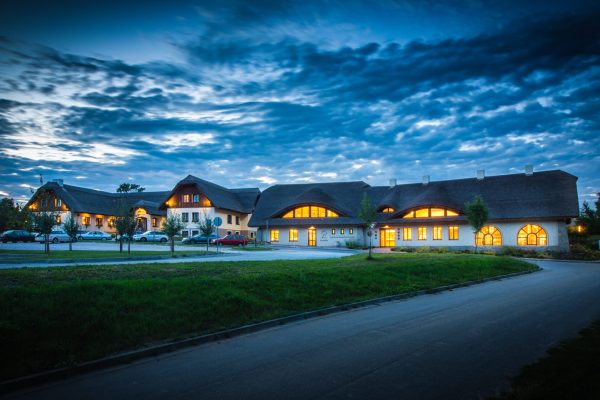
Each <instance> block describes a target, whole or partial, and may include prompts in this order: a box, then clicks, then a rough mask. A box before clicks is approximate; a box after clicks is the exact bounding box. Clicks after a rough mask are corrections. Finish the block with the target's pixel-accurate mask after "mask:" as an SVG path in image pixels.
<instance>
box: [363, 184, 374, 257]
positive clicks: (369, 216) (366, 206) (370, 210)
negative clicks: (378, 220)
mask: <svg viewBox="0 0 600 400" xmlns="http://www.w3.org/2000/svg"><path fill="white" fill-rule="evenodd" d="M376 216H377V210H376V209H375V207H374V206H373V203H371V198H370V197H369V195H367V194H366V193H365V194H364V195H363V198H362V200H361V202H360V211H359V212H358V218H360V220H361V221H362V222H363V224H365V231H366V232H367V235H368V236H369V256H368V258H369V259H370V258H372V247H373V246H372V240H371V236H372V232H371V224H372V223H373V222H375V217H376Z"/></svg>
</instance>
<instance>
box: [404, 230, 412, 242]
mask: <svg viewBox="0 0 600 400" xmlns="http://www.w3.org/2000/svg"><path fill="white" fill-rule="evenodd" d="M402 239H403V240H406V241H408V240H412V228H410V227H405V228H402Z"/></svg>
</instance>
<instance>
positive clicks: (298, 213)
mask: <svg viewBox="0 0 600 400" xmlns="http://www.w3.org/2000/svg"><path fill="white" fill-rule="evenodd" d="M338 216H339V215H338V214H337V213H336V212H334V211H331V210H329V209H327V208H325V207H320V206H302V207H297V208H295V209H293V210H290V211H288V212H286V213H285V214H283V217H282V218H336V217H338Z"/></svg>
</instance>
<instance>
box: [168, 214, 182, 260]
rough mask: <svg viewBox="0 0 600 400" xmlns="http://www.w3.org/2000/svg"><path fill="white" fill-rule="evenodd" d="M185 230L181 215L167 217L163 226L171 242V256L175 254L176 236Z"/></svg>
mask: <svg viewBox="0 0 600 400" xmlns="http://www.w3.org/2000/svg"><path fill="white" fill-rule="evenodd" d="M183 228H184V225H183V222H181V217H180V216H179V214H171V215H169V216H168V217H167V220H166V221H165V223H164V225H163V232H164V233H165V235H167V237H168V238H169V242H171V255H174V254H175V236H176V235H177V234H178V233H179V232H181V230H182V229H183Z"/></svg>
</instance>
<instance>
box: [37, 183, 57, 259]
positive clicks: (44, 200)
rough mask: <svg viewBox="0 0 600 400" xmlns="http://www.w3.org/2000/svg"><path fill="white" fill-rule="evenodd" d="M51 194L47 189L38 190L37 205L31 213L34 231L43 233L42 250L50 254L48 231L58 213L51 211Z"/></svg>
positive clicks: (54, 223)
mask: <svg viewBox="0 0 600 400" xmlns="http://www.w3.org/2000/svg"><path fill="white" fill-rule="evenodd" d="M52 201H53V197H52V194H51V193H50V192H49V191H47V190H40V191H39V192H38V196H37V204H38V207H37V208H36V210H35V213H33V214H32V221H33V226H34V228H35V230H36V231H38V232H39V233H41V234H42V235H44V251H45V252H46V254H50V233H52V228H54V226H55V225H56V216H57V215H58V213H56V212H54V211H52Z"/></svg>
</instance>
